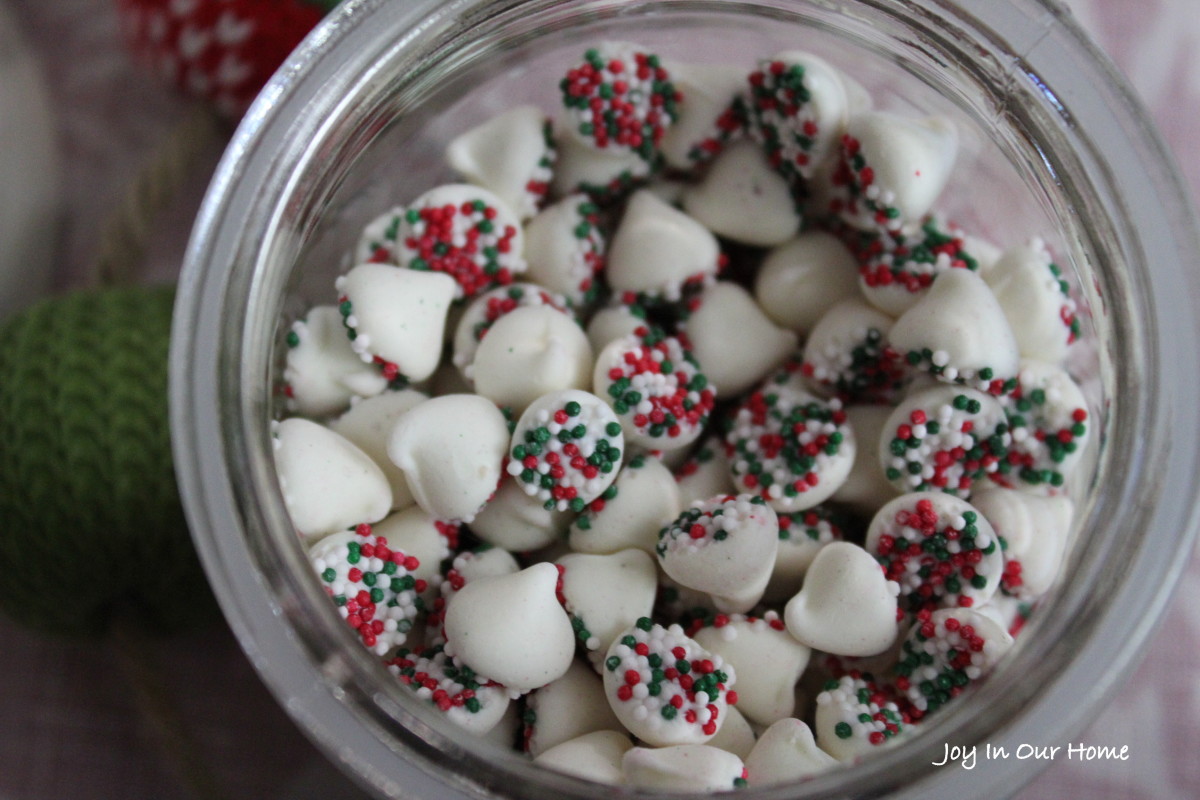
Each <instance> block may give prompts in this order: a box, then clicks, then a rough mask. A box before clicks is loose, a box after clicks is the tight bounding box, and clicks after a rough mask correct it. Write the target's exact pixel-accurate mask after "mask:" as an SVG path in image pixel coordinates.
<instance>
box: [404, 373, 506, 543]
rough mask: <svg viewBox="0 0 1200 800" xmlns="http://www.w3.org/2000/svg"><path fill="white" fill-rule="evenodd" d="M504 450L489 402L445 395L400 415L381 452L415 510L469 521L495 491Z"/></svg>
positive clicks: (502, 424)
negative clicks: (392, 465) (401, 481)
mask: <svg viewBox="0 0 1200 800" xmlns="http://www.w3.org/2000/svg"><path fill="white" fill-rule="evenodd" d="M507 447H508V423H507V422H506V421H505V419H504V415H503V414H501V413H500V410H499V409H498V408H496V406H495V405H494V404H493V403H491V402H490V401H489V400H487V399H486V398H483V397H479V396H477V395H468V394H450V395H443V396H442V397H435V398H433V399H431V400H427V401H425V402H424V403H421V404H420V405H418V406H417V407H415V408H413V409H412V410H411V411H409V412H408V413H406V414H405V415H404V416H403V417H401V418H400V421H399V422H397V423H396V425H395V427H393V428H392V432H391V436H390V438H389V439H388V445H387V451H388V457H389V458H391V460H392V462H393V463H395V464H396V466H398V467H399V468H400V469H401V470H402V471H403V472H404V477H405V480H406V481H407V482H408V487H409V489H410V490H411V491H412V493H413V497H414V498H415V499H416V501H417V504H418V505H419V506H421V508H423V509H425V510H426V511H428V512H429V513H430V514H433V515H434V516H435V517H439V518H441V519H452V520H462V521H464V522H469V521H470V520H472V519H473V518H474V517H475V514H476V513H478V512H479V510H480V509H481V508H482V507H483V504H484V503H486V502H487V500H488V498H489V497H491V496H492V493H493V492H495V491H496V486H497V484H498V483H499V481H500V476H501V474H502V473H501V469H500V467H501V463H502V461H503V460H504V452H505V450H506V449H507Z"/></svg>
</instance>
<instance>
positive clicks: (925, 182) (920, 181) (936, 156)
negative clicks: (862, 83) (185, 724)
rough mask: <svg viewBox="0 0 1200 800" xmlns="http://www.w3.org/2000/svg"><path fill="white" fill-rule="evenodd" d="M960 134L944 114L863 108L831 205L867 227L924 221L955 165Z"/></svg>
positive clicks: (850, 127) (849, 128)
mask: <svg viewBox="0 0 1200 800" xmlns="http://www.w3.org/2000/svg"><path fill="white" fill-rule="evenodd" d="M957 150H958V135H957V133H956V131H955V129H954V127H953V125H952V124H951V123H950V121H949V120H947V119H945V118H942V117H925V118H913V117H905V116H900V115H898V114H893V113H889V112H885V111H863V112H860V113H858V114H855V115H852V116H851V117H850V118H849V120H848V121H847V123H846V132H845V134H844V135H843V136H842V140H841V152H840V156H839V161H838V165H837V168H836V169H835V171H834V173H833V177H832V181H831V183H832V194H833V197H832V200H831V201H830V207H829V210H830V211H831V212H832V213H833V214H834V215H835V216H838V217H840V218H841V220H842V221H843V222H845V223H846V224H848V225H850V226H852V227H855V228H858V229H860V230H865V231H882V232H888V233H894V232H897V231H899V230H901V229H902V228H903V227H904V226H905V225H908V224H912V223H916V222H919V221H920V220H921V219H922V218H924V217H925V215H926V214H928V213H929V211H930V209H931V208H932V207H933V204H934V202H935V201H936V200H937V198H938V196H939V195H940V194H941V192H942V189H943V188H944V187H945V185H946V182H947V180H948V179H949V178H950V175H951V173H952V171H953V169H954V158H955V155H956V153H957Z"/></svg>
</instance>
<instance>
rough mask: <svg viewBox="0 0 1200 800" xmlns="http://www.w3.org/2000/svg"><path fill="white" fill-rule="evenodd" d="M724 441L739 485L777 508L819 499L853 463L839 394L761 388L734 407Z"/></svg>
mask: <svg viewBox="0 0 1200 800" xmlns="http://www.w3.org/2000/svg"><path fill="white" fill-rule="evenodd" d="M725 442H726V444H727V445H729V447H730V455H729V465H730V470H731V473H732V476H733V482H734V483H735V484H736V485H737V487H738V491H741V492H749V493H751V494H756V495H758V496H759V497H761V498H763V499H764V500H766V501H767V503H769V504H770V505H771V507H772V508H774V509H775V510H776V511H784V512H795V511H803V510H804V509H806V508H812V507H813V506H815V505H818V504H820V503H823V502H824V501H825V500H827V499H828V498H829V496H830V495H831V494H833V493H834V492H835V491H837V488H838V487H839V486H841V485H842V483H843V482H844V481H845V480H846V477H847V476H848V475H849V474H850V469H851V467H853V466H854V449H855V442H854V432H853V431H851V429H850V426H849V425H847V424H846V413H845V411H844V410H843V409H842V402H841V401H840V400H838V399H837V398H833V399H831V400H820V399H817V398H816V397H813V396H812V395H809V394H805V393H801V392H794V391H788V390H780V391H776V390H774V388H772V387H768V388H765V389H760V390H759V391H756V392H753V393H752V394H750V396H749V397H747V398H746V399H745V400H744V401H743V402H742V404H741V405H740V406H738V408H737V410H736V411H735V412H734V413H733V422H732V425H731V426H730V430H729V432H728V434H727V435H726V437H725Z"/></svg>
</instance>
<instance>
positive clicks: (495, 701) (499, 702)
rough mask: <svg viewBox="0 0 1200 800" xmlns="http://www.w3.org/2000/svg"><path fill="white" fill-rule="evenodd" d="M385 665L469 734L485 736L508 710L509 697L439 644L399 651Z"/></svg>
mask: <svg viewBox="0 0 1200 800" xmlns="http://www.w3.org/2000/svg"><path fill="white" fill-rule="evenodd" d="M384 666H386V667H387V669H388V672H390V673H391V674H392V675H394V676H396V678H397V679H398V680H399V681H400V683H401V684H402V685H404V686H407V687H408V688H409V689H411V690H412V691H413V692H414V693H415V694H416V695H417V697H418V698H420V699H421V700H424V701H425V702H427V703H429V704H431V705H433V706H435V707H436V708H437V709H438V710H439V711H441V712H442V713H443V714H445V715H446V718H447V719H449V720H450V721H451V722H453V723H455V724H456V725H458V726H460V727H462V728H464V729H465V730H468V731H470V732H472V733H477V734H484V733H487V732H488V731H490V730H491V729H492V728H494V727H495V726H496V725H497V724H498V723H499V722H500V720H501V718H502V717H503V716H504V712H505V711H506V710H508V704H509V698H508V695H507V694H506V693H505V692H504V689H503V688H501V687H499V686H497V685H496V684H495V683H493V682H492V681H489V680H487V679H486V678H481V677H479V676H478V675H476V674H475V673H474V672H473V671H472V670H471V668H470V667H460V666H457V665H455V664H454V662H453V661H451V660H450V659H449V658H448V657H447V656H446V654H445V652H444V650H443V648H442V646H441V645H436V646H434V647H430V648H427V649H425V650H422V651H420V652H413V651H410V650H404V649H402V650H400V651H398V652H397V653H396V656H395V657H394V658H391V659H389V660H387V661H385V662H384Z"/></svg>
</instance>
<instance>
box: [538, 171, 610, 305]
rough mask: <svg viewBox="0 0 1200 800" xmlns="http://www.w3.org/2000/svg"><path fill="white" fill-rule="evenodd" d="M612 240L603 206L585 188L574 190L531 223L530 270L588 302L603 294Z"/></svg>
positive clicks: (568, 295)
mask: <svg viewBox="0 0 1200 800" xmlns="http://www.w3.org/2000/svg"><path fill="white" fill-rule="evenodd" d="M607 245H608V237H607V236H606V235H605V232H604V229H603V228H602V227H601V217H600V207H599V206H598V205H596V203H594V202H593V201H592V200H591V198H589V197H588V196H587V195H585V194H580V193H575V194H570V195H568V196H566V197H564V198H562V199H561V200H559V201H558V202H556V203H554V204H553V205H551V206H548V207H547V208H546V209H544V210H543V211H542V212H541V213H539V214H538V215H537V216H536V217H534V218H533V219H531V220H530V221H529V222H528V224H526V226H525V261H526V262H527V263H528V265H529V268H528V270H527V271H526V276H527V277H528V278H529V280H531V281H534V282H535V283H538V284H540V285H542V286H545V287H546V288H547V289H549V290H550V291H553V292H558V293H559V294H561V295H563V296H565V297H566V298H567V299H569V300H570V301H571V302H572V303H575V304H577V305H580V306H584V305H587V304H589V303H591V302H593V301H594V300H595V299H596V297H597V296H598V295H599V290H600V276H601V273H602V271H603V270H604V253H605V250H606V248H607Z"/></svg>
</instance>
